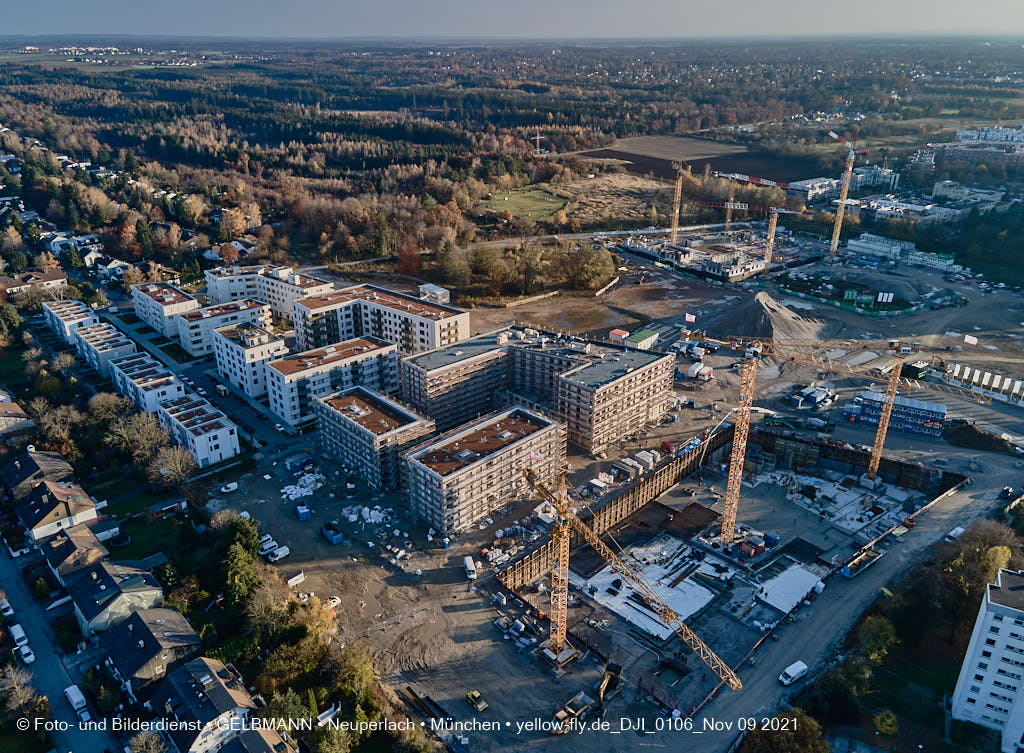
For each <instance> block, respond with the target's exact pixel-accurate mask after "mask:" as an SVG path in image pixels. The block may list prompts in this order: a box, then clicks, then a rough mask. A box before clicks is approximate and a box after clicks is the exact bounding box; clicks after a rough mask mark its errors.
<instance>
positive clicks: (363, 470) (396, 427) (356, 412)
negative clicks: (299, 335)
mask: <svg viewBox="0 0 1024 753" xmlns="http://www.w3.org/2000/svg"><path fill="white" fill-rule="evenodd" d="M314 409H315V411H316V424H317V429H318V431H319V434H320V445H321V447H323V450H324V454H325V455H327V456H328V457H330V458H332V459H334V460H337V461H338V462H339V463H341V464H343V465H346V466H348V467H350V468H357V469H359V473H360V474H361V475H362V477H363V480H364V481H366V483H367V484H368V485H369V486H370V488H371V489H376V490H379V489H394V488H395V487H396V486H398V482H399V476H400V473H399V454H400V453H401V451H402V450H403V449H405V448H406V447H408V446H409V445H410V444H411V443H412V442H414V441H416V440H417V439H421V438H422V437H425V436H426V435H428V434H430V433H432V432H433V431H434V422H433V420H432V419H429V418H426V417H424V416H421V415H419V414H418V413H416V412H415V411H413V410H412V408H409V407H408V406H406V405H402V404H401V403H400V402H398V401H397V400H393V399H391V398H389V397H385V396H384V395H382V394H380V393H379V392H374V391H373V390H368V389H366V388H365V387H353V388H352V389H349V390H344V391H343V392H335V393H334V394H332V395H326V396H324V397H319V398H317V399H316V402H315V404H314Z"/></svg>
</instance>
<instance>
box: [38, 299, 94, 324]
mask: <svg viewBox="0 0 1024 753" xmlns="http://www.w3.org/2000/svg"><path fill="white" fill-rule="evenodd" d="M43 308H45V309H47V310H49V311H50V312H52V313H53V315H54V316H56V317H57V318H58V319H60V320H61V321H62V322H80V321H82V320H83V319H95V318H96V314H95V313H93V310H92V309H91V308H89V307H88V306H87V305H86V304H85V303H83V302H82V301H43Z"/></svg>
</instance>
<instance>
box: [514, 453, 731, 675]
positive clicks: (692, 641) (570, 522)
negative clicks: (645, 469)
mask: <svg viewBox="0 0 1024 753" xmlns="http://www.w3.org/2000/svg"><path fill="white" fill-rule="evenodd" d="M524 475H525V476H526V479H527V481H529V483H530V485H531V486H532V487H533V488H534V489H536V490H537V492H539V493H540V495H541V496H542V497H543V498H544V499H546V500H547V501H548V502H550V503H551V505H552V506H553V507H554V508H555V513H556V515H557V518H558V521H557V522H558V526H562V527H563V534H562V535H564V536H565V544H564V547H563V546H562V544H561V543H560V542H559V544H557V545H556V546H557V559H556V562H555V568H557V571H558V572H559V573H562V574H565V575H568V572H569V533H570V531H575V532H576V533H578V534H579V535H580V536H581V537H582V538H583V540H584V541H586V542H587V543H588V544H590V546H592V547H593V548H594V551H596V552H597V553H598V554H599V555H601V557H603V558H604V560H605V561H606V562H607V563H608V564H609V565H611V566H612V567H614V568H615V569H616V570H617V571H618V572H619V573H620V574H621V575H622V576H623V577H624V578H625V579H626V580H628V581H629V582H630V583H631V584H632V586H633V588H635V589H636V591H637V593H639V594H640V596H641V597H642V598H643V599H644V600H645V601H646V602H647V603H648V604H649V605H650V607H651V609H653V610H654V612H655V613H656V614H657V615H658V617H659V618H661V620H662V622H664V623H665V624H666V625H668V626H669V627H670V628H672V630H673V631H675V633H676V635H678V636H679V637H680V638H681V639H682V640H683V642H684V643H685V644H686V645H687V646H689V647H690V648H691V649H692V650H693V652H694V653H695V654H697V656H698V657H699V658H700V660H701V661H703V662H704V663H705V664H706V665H707V666H708V667H709V668H710V669H711V671H712V672H714V673H715V674H716V675H718V677H719V678H720V679H721V680H722V682H724V683H726V684H727V685H728V686H729V687H730V688H732V689H733V690H739V689H740V688H742V687H743V683H742V682H741V681H740V678H739V675H737V674H736V672H734V671H733V669H732V667H730V666H729V665H728V664H726V663H725V662H724V661H722V659H721V658H719V656H718V655H717V654H716V653H715V652H714V651H712V650H711V648H710V647H709V646H708V645H707V644H706V643H704V641H702V640H701V639H700V638H699V637H698V636H697V634H696V633H694V632H693V630H691V629H690V628H689V627H688V626H687V624H686V623H685V622H683V619H682V618H681V617H680V616H679V615H678V614H677V613H676V612H675V610H673V609H672V608H671V607H670V606H668V604H666V603H665V601H664V600H663V599H662V598H661V597H660V596H658V592H657V591H655V590H654V588H653V587H652V586H651V584H650V583H648V582H647V580H646V579H645V578H644V577H643V575H641V574H640V573H639V572H637V571H636V570H635V569H634V568H633V567H632V566H630V565H629V564H628V563H627V562H625V561H624V560H623V559H622V558H621V557H619V555H618V554H616V553H615V552H614V551H613V550H612V548H611V547H609V546H608V545H607V544H605V543H604V542H603V541H602V540H601V537H600V536H598V534H597V533H595V532H594V530H593V529H592V528H590V526H588V525H586V524H585V523H584V522H583V521H582V520H580V519H579V518H578V517H576V515H575V513H573V511H572V509H571V507H570V505H569V494H568V492H567V490H566V485H565V476H564V475H563V476H562V477H561V478H560V480H559V484H558V490H557V491H552V490H551V489H550V488H548V486H547V485H546V484H544V483H543V482H541V481H539V480H538V479H537V477H536V474H534V473H533V471H530V470H526V471H524ZM581 502H582V500H581ZM583 504H586V503H583ZM558 526H556V529H557V527H558ZM553 535H554V534H553ZM556 588H557V589H564V590H563V593H561V594H557V595H556V593H555V592H556ZM568 594H569V589H568V579H567V578H566V579H562V578H559V579H558V582H557V586H556V580H555V577H554V575H552V581H551V643H550V645H549V648H550V649H551V651H552V652H553V653H554V654H556V655H557V654H559V653H560V652H561V650H562V649H563V648H564V647H565V624H566V621H567V619H568V617H567V611H568V610H567V605H568ZM556 624H557V625H558V626H559V628H558V629H559V631H560V632H559V633H556ZM556 641H561V642H560V643H556Z"/></svg>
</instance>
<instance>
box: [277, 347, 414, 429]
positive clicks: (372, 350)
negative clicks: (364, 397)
mask: <svg viewBox="0 0 1024 753" xmlns="http://www.w3.org/2000/svg"><path fill="white" fill-rule="evenodd" d="M266 378H267V392H268V394H269V395H270V410H271V411H273V413H274V414H275V415H277V416H279V417H280V418H281V420H283V421H284V422H285V423H287V424H288V425H290V426H300V425H302V424H305V423H307V422H309V421H311V420H313V418H314V414H313V403H314V399H315V398H317V397H322V396H324V395H329V394H330V393H332V392H336V391H337V390H342V389H347V388H349V387H355V386H357V385H363V386H364V387H369V388H370V389H372V390H376V391H377V392H384V393H388V392H395V391H397V389H398V346H396V345H395V344H394V343H390V342H386V341H384V340H381V339H379V338H376V337H357V338H353V339H351V340H346V341H344V342H338V343H335V344H334V345H328V346H327V347H326V348H316V349H314V350H307V351H304V352H302V353H295V354H293V355H290V356H286V357H284V358H278V359H277V360H274V361H268V362H267V366H266Z"/></svg>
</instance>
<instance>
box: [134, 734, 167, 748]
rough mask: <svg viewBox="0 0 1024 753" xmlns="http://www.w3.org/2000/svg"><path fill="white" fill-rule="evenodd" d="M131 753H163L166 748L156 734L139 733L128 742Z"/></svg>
mask: <svg viewBox="0 0 1024 753" xmlns="http://www.w3.org/2000/svg"><path fill="white" fill-rule="evenodd" d="M128 749H129V750H130V751H131V752H132V753H165V752H166V750H167V746H166V745H164V741H163V739H162V738H161V737H160V735H158V734H157V733H156V732H140V733H139V734H137V735H135V737H133V738H132V739H131V740H129V741H128Z"/></svg>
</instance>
